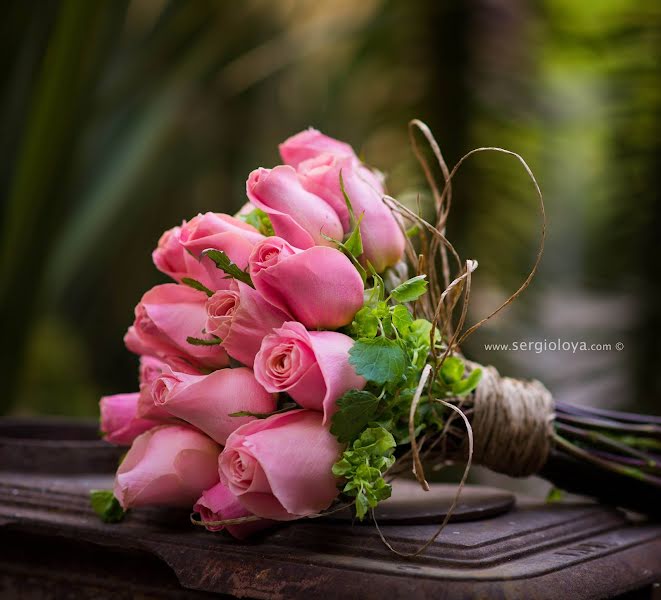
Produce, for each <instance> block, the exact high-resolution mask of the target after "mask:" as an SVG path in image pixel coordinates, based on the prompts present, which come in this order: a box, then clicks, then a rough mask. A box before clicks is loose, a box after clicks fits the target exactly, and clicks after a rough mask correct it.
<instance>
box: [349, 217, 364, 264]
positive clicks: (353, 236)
mask: <svg viewBox="0 0 661 600" xmlns="http://www.w3.org/2000/svg"><path fill="white" fill-rule="evenodd" d="M362 220H363V215H360V218H359V219H358V222H357V223H356V225H355V226H354V228H353V231H352V232H351V233H350V234H349V237H348V238H347V239H346V240H345V241H344V247H345V248H346V250H347V252H351V254H352V256H354V257H356V258H358V257H359V256H360V255H361V254H362V253H363V238H362V236H361V234H360V223H361V221H362Z"/></svg>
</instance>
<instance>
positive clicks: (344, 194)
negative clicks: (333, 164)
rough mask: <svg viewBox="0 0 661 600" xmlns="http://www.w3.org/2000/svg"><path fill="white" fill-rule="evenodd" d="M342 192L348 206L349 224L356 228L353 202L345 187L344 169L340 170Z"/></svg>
mask: <svg viewBox="0 0 661 600" xmlns="http://www.w3.org/2000/svg"><path fill="white" fill-rule="evenodd" d="M340 191H341V192H342V196H344V202H345V204H346V205H347V210H348V211H349V223H350V225H351V227H355V226H356V213H355V212H354V211H353V206H352V205H351V200H350V199H349V194H347V190H346V189H345V187H344V177H342V169H340Z"/></svg>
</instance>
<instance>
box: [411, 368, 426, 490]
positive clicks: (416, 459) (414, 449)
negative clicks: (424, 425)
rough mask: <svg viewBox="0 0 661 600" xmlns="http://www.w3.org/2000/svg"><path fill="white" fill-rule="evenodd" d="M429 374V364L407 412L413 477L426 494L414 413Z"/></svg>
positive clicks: (423, 372)
mask: <svg viewBox="0 0 661 600" xmlns="http://www.w3.org/2000/svg"><path fill="white" fill-rule="evenodd" d="M431 372H432V366H431V365H429V364H427V365H425V368H424V369H423V370H422V374H421V375H420V381H418V387H417V388H416V390H415V394H414V395H413V400H411V410H410V412H409V439H410V440H411V454H412V456H413V475H415V478H416V479H417V480H418V483H419V484H420V486H421V487H422V489H423V490H425V491H426V492H428V491H429V484H428V483H427V480H426V479H425V471H424V469H423V468H422V462H421V461H420V452H419V451H418V441H417V440H416V439H415V413H416V412H417V411H418V403H419V402H420V397H421V396H422V390H423V389H424V387H425V384H426V383H427V379H428V378H429V375H430V373H431Z"/></svg>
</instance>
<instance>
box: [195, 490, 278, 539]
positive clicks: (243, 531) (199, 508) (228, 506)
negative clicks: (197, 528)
mask: <svg viewBox="0 0 661 600" xmlns="http://www.w3.org/2000/svg"><path fill="white" fill-rule="evenodd" d="M193 510H194V511H195V512H198V513H200V517H201V518H202V521H226V520H230V519H240V518H241V517H250V516H252V513H251V512H249V511H247V510H246V509H245V508H244V507H243V505H242V504H241V503H240V502H239V501H238V499H237V497H236V496H235V495H234V494H232V492H230V491H229V489H228V488H227V486H225V485H223V484H222V483H217V484H216V485H214V486H213V487H212V488H211V489H209V490H206V491H204V492H203V493H202V497H201V498H200V499H199V500H198V501H197V502H196V503H195V506H193ZM272 525H273V521H269V520H268V519H260V520H259V521H248V522H246V523H237V524H234V525H205V527H206V528H207V529H208V530H209V531H221V530H222V529H226V530H227V531H228V532H229V533H230V534H231V535H233V536H234V537H235V538H237V539H239V540H244V539H246V538H247V537H250V536H251V535H252V534H253V533H257V532H258V531H261V530H262V529H265V528H266V527H270V526H272Z"/></svg>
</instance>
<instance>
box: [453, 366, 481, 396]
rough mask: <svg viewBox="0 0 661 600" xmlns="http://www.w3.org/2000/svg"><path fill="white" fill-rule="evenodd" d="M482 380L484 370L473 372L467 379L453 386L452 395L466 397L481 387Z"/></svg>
mask: <svg viewBox="0 0 661 600" xmlns="http://www.w3.org/2000/svg"><path fill="white" fill-rule="evenodd" d="M481 379H482V369H475V370H473V371H471V374H470V375H469V376H468V377H466V379H462V380H461V381H457V382H456V383H454V384H453V385H452V394H453V395H454V396H466V395H468V394H470V393H471V392H472V391H473V390H474V389H475V388H476V387H477V386H478V385H479V383H480V380H481Z"/></svg>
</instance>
